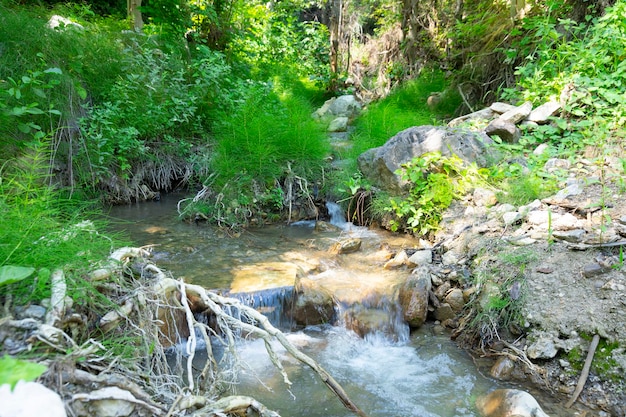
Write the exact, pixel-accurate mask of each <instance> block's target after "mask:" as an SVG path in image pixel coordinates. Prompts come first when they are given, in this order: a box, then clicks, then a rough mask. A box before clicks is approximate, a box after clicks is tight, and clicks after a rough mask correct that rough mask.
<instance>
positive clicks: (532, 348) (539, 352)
mask: <svg viewBox="0 0 626 417" xmlns="http://www.w3.org/2000/svg"><path fill="white" fill-rule="evenodd" d="M531 338H532V339H533V340H532V342H531V343H530V345H529V346H528V348H527V349H526V355H527V356H528V357H529V358H530V359H552V358H554V357H555V356H556V354H557V353H558V349H557V347H556V344H555V343H554V339H555V337H554V336H553V335H552V334H549V333H546V332H535V333H534V334H533V335H531Z"/></svg>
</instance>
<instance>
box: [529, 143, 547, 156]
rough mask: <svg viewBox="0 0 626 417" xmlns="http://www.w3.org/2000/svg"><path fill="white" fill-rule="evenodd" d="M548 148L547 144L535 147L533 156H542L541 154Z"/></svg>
mask: <svg viewBox="0 0 626 417" xmlns="http://www.w3.org/2000/svg"><path fill="white" fill-rule="evenodd" d="M548 148H549V146H548V144H547V143H542V144H541V145H539V146H537V147H536V148H535V150H534V151H533V155H537V156H539V155H543V153H544V152H545V151H547V150H548Z"/></svg>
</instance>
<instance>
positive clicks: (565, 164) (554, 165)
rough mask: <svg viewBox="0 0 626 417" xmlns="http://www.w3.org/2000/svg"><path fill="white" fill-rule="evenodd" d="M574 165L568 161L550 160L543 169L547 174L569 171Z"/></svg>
mask: <svg viewBox="0 0 626 417" xmlns="http://www.w3.org/2000/svg"><path fill="white" fill-rule="evenodd" d="M571 165H572V164H571V163H570V161H568V160H567V159H561V158H550V159H548V160H547V161H546V163H545V164H544V165H543V169H544V170H545V171H547V172H554V171H557V170H560V169H562V170H567V169H569V168H570V166H571Z"/></svg>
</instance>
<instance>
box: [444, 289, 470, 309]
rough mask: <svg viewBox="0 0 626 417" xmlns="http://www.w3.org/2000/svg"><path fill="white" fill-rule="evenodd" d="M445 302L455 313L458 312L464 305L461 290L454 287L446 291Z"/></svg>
mask: <svg viewBox="0 0 626 417" xmlns="http://www.w3.org/2000/svg"><path fill="white" fill-rule="evenodd" d="M445 301H446V303H448V304H449V305H450V308H452V311H454V312H455V313H458V312H460V311H461V310H463V307H465V300H464V299H463V290H461V289H459V288H454V289H452V290H450V292H448V294H447V295H446V297H445Z"/></svg>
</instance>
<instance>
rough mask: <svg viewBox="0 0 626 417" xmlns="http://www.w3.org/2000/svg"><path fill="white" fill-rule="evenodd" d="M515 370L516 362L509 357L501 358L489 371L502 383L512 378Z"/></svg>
mask: <svg viewBox="0 0 626 417" xmlns="http://www.w3.org/2000/svg"><path fill="white" fill-rule="evenodd" d="M514 369H515V362H514V361H513V360H512V359H511V358H509V357H508V356H500V357H499V358H498V360H496V362H495V363H494V364H493V366H492V367H491V369H490V370H489V375H491V376H492V377H493V378H495V379H499V380H500V381H506V380H507V379H510V378H511V374H512V373H513V370H514Z"/></svg>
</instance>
